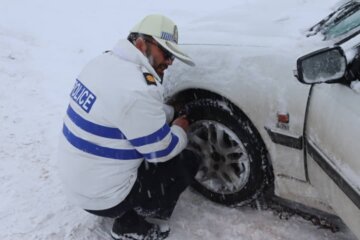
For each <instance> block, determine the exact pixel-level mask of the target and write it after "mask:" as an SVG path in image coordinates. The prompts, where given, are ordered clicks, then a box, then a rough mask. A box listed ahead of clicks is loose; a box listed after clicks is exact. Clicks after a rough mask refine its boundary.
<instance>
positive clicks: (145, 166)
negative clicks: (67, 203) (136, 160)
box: [86, 150, 200, 219]
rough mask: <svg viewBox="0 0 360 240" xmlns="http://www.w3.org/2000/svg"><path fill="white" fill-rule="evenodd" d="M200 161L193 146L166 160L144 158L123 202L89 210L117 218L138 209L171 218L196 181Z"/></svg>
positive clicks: (151, 214) (148, 214) (147, 214)
mask: <svg viewBox="0 0 360 240" xmlns="http://www.w3.org/2000/svg"><path fill="white" fill-rule="evenodd" d="M199 161H200V159H198V156H196V155H195V154H194V153H193V152H191V151H189V150H184V151H182V152H181V153H180V154H179V155H177V156H176V157H174V158H173V159H171V160H169V161H167V162H164V163H149V162H146V161H144V162H143V163H142V164H141V166H140V167H139V169H138V177H137V180H136V182H135V184H134V186H133V188H132V189H131V191H130V193H129V195H128V196H127V197H126V198H125V199H124V200H123V201H122V202H121V203H119V204H118V205H116V206H115V207H112V208H109V209H105V210H96V211H95V210H86V211H88V212H90V213H92V214H95V215H98V216H103V217H111V218H116V217H120V216H122V215H124V214H125V213H127V212H129V211H133V210H135V211H136V212H137V213H138V214H140V215H143V216H149V217H155V218H161V219H168V218H170V216H171V214H172V212H173V210H174V208H175V205H176V202H177V200H178V199H179V196H180V194H181V193H182V192H183V191H184V190H185V189H186V187H188V186H189V185H190V184H191V182H192V181H193V179H194V177H195V174H196V173H197V171H198V168H199Z"/></svg>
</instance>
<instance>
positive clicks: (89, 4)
mask: <svg viewBox="0 0 360 240" xmlns="http://www.w3.org/2000/svg"><path fill="white" fill-rule="evenodd" d="M254 1H255V0H251V1H250V0H242V1H241V4H242V5H243V7H244V9H246V6H247V5H248V4H249V5H250V4H251V2H254ZM258 1H260V2H261V1H262V2H266V1H265V0H258ZM286 1H288V0H278V1H274V6H273V10H276V9H280V10H281V6H282V3H284V2H286ZM329 1H330V0H317V1H316V6H317V7H319V6H321V3H325V2H326V3H328V2H329ZM239 2H240V1H237V0H226V1H221V2H217V1H216V3H215V2H214V3H211V4H209V3H208V1H205V0H200V1H189V0H182V1H164V0H156V1H146V0H138V1H136V2H133V1H131V2H130V1H129V2H127V3H126V4H124V3H125V1H116V0H104V1H101V2H100V1H92V0H90V1H85V0H78V1H70V0H63V1H54V0H48V1H46V0H31V1H21V0H0V83H1V84H0V89H1V94H0V141H1V144H0V186H1V187H0V196H1V201H0V239H1V240H17V239H21V240H24V239H26V240H35V239H36V240H37V239H110V237H109V235H108V233H107V232H108V230H109V229H110V228H111V225H112V222H111V220H109V219H102V218H98V217H95V216H93V215H90V214H87V213H86V212H84V211H82V210H81V209H78V208H76V207H74V206H72V205H70V204H69V203H68V202H67V201H66V199H65V196H64V194H63V190H62V186H61V183H60V181H59V179H58V176H57V167H56V159H55V158H54V156H55V151H56V146H57V136H58V135H59V134H60V130H61V126H62V118H63V116H64V113H65V110H66V106H67V104H68V94H69V92H70V89H71V88H72V84H73V82H74V79H75V78H76V76H77V74H78V73H79V71H80V70H81V68H82V67H83V66H84V64H85V63H86V62H88V61H89V60H90V59H91V58H93V57H94V56H96V55H98V54H99V53H101V52H102V51H104V50H107V49H109V48H111V47H112V46H113V45H114V44H115V42H116V41H117V40H118V39H119V38H124V37H126V35H127V34H128V30H129V29H130V28H131V27H132V26H133V25H134V24H135V23H136V22H137V21H139V20H140V19H141V18H142V17H143V16H145V15H147V14H150V13H162V14H165V15H167V16H169V17H171V18H172V19H173V20H174V21H175V22H177V24H178V25H179V35H180V42H182V41H184V42H186V39H182V38H181V31H182V29H186V28H189V29H190V28H191V21H192V20H193V19H195V18H198V17H201V16H204V15H207V14H209V13H212V12H216V11H217V10H219V9H226V8H231V7H232V6H234V5H236V4H240V3H239ZM293 2H294V6H295V8H294V9H296V6H297V5H298V6H304V5H306V6H311V4H310V3H311V2H312V1H310V0H293ZM330 2H333V3H335V2H336V1H335V0H332V1H330ZM121 3H123V4H121ZM268 5H269V4H268ZM309 10H310V9H309ZM320 10H321V11H322V12H324V13H325V12H326V11H325V10H326V9H319V11H320ZM269 11H271V9H269ZM294 11H295V10H294ZM245 12H246V11H245ZM310 12H316V11H314V10H313V11H310ZM247 14H248V13H247ZM254 14H256V13H254ZM259 22H260V21H259ZM170 224H171V227H172V232H171V234H170V237H169V239H170V240H183V239H189V240H193V239H194V240H195V239H199V240H200V239H203V240H205V239H206V240H208V239H210V240H211V239H228V240H235V239H236V240H239V239H241V240H248V239H250V240H262V239H279V240H280V239H304V240H312V239H314V240H315V239H330V240H342V239H355V238H354V237H353V236H352V234H351V233H349V232H347V230H343V231H341V232H338V233H332V232H331V231H329V230H325V229H318V228H317V227H316V226H314V225H313V224H311V223H310V222H308V221H305V220H303V219H302V218H300V217H292V218H290V219H289V220H287V221H285V220H280V219H279V217H278V216H276V215H274V214H273V212H272V211H271V210H267V211H258V210H254V209H251V208H248V207H245V208H242V209H230V208H226V207H223V206H219V205H216V204H213V203H211V202H209V201H207V200H205V199H204V198H202V197H200V196H198V195H197V194H195V193H193V192H192V191H186V192H185V193H184V194H183V195H182V197H181V199H180V201H179V204H178V206H177V207H176V210H175V212H174V215H173V218H172V220H171V222H170Z"/></svg>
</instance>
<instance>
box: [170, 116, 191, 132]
mask: <svg viewBox="0 0 360 240" xmlns="http://www.w3.org/2000/svg"><path fill="white" fill-rule="evenodd" d="M172 124H173V125H177V126H179V127H181V128H182V129H184V131H185V132H187V130H188V129H189V120H188V119H187V118H186V116H185V115H182V116H180V117H178V118H176V119H175V120H174V121H173V123H172Z"/></svg>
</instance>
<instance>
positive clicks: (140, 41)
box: [135, 37, 147, 54]
mask: <svg viewBox="0 0 360 240" xmlns="http://www.w3.org/2000/svg"><path fill="white" fill-rule="evenodd" d="M135 47H136V48H137V49H139V50H140V52H142V53H143V54H145V52H146V48H147V46H146V44H145V40H144V39H142V38H141V37H139V38H137V39H136V40H135Z"/></svg>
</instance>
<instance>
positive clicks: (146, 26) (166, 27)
mask: <svg viewBox="0 0 360 240" xmlns="http://www.w3.org/2000/svg"><path fill="white" fill-rule="evenodd" d="M130 33H141V34H146V35H149V36H152V37H153V38H154V39H155V40H156V41H157V42H158V43H159V44H160V45H161V46H162V47H163V48H165V49H166V50H168V51H169V52H170V53H172V54H173V55H174V56H175V57H176V58H178V59H179V60H180V61H182V62H184V63H186V64H188V65H190V66H195V63H194V62H193V61H192V59H191V58H190V57H189V56H188V55H186V54H185V53H183V52H182V51H181V49H180V48H179V46H178V29H177V26H176V25H175V23H174V22H173V21H171V20H170V19H169V18H167V17H165V16H162V15H158V14H154V15H149V16H146V17H145V18H144V19H143V20H141V21H140V22H139V23H138V24H136V25H135V26H134V27H133V28H132V29H131V30H130Z"/></svg>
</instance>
